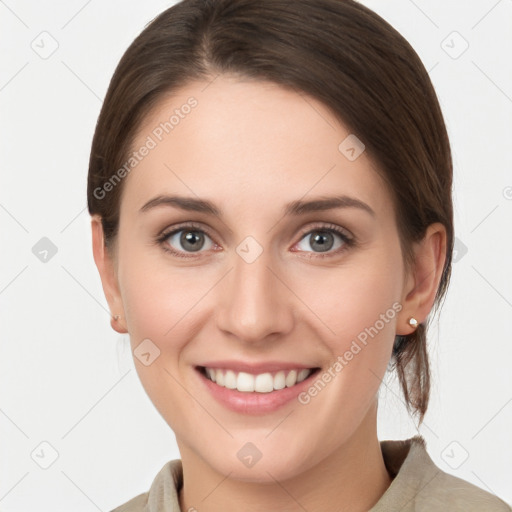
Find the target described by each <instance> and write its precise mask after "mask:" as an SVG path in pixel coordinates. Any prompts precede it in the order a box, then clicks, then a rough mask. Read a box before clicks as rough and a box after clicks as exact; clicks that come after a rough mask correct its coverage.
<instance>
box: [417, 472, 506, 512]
mask: <svg viewBox="0 0 512 512" xmlns="http://www.w3.org/2000/svg"><path fill="white" fill-rule="evenodd" d="M432 483H433V486H432V489H431V491H432V492H431V493H428V496H427V494H424V495H422V496H421V497H420V499H419V500H418V505H423V509H424V510H427V509H428V510H432V507H436V506H437V507H439V508H440V509H441V508H443V507H444V508H446V506H447V505H449V507H450V510H464V511H465V512H479V511H485V512H512V508H511V507H510V506H509V505H507V503H505V502H504V501H503V500H501V499H500V498H498V497H497V496H495V495H494V494H491V493H490V492H487V491H485V490H484V489H481V488H480V487H477V486H476V485H473V484H472V483H470V482H467V481H466V480H463V479H462V478H458V477H456V476H453V475H450V474H448V473H445V472H444V471H442V470H441V469H439V468H438V472H437V473H436V477H435V479H434V480H433V482H432ZM423 509H422V510H423Z"/></svg>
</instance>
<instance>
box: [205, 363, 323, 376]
mask: <svg viewBox="0 0 512 512" xmlns="http://www.w3.org/2000/svg"><path fill="white" fill-rule="evenodd" d="M200 366H203V367H206V368H215V369H224V370H233V371H234V372H237V373H238V372H246V373H252V374H253V375H258V374H260V373H267V372H277V371H279V370H285V371H286V370H301V369H303V368H305V369H308V370H309V369H310V368H311V369H312V368H317V366H312V365H307V364H301V363H290V362H287V361H266V362H261V363H249V362H244V361H228V360H225V361H208V362H206V363H203V364H201V365H200Z"/></svg>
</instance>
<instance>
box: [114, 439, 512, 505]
mask: <svg viewBox="0 0 512 512" xmlns="http://www.w3.org/2000/svg"><path fill="white" fill-rule="evenodd" d="M380 446H381V450H382V455H383V457H384V462H385V464H386V467H387V469H388V471H389V472H390V474H391V475H392V476H393V481H392V482H391V485H390V486H389V487H388V489H387V490H386V492H385V493H384V494H383V495H382V496H381V498H380V500H379V501H378V502H377V503H376V504H375V505H374V506H373V507H372V509H371V510H370V511H369V512H397V511H400V512H435V511H443V512H445V511H450V512H452V511H464V512H477V511H478V512H512V508H511V507H510V506H509V505H507V504H506V503H505V502H504V501H503V500H501V499H499V498H497V497H496V496H494V494H491V493H489V492H487V491H484V490H483V489H480V488H479V487H477V486H475V485H473V484H470V483H469V482H466V481H465V480H462V479H461V478H457V477H455V476H453V475H450V474H448V473H445V472H444V471H442V470H441V469H439V468H438V467H437V466H436V465H435V464H434V462H433V461H432V459H431V458H430V456H429V455H428V453H427V451H426V445H425V440H424V439H423V437H421V436H414V437H412V438H410V439H406V440H404V441H393V440H387V441H381V442H380ZM182 485H183V471H182V465H181V459H175V460H171V461H169V462H167V463H166V464H165V465H164V467H163V468H162V469H161V470H160V472H159V473H158V474H157V475H156V477H155V479H154V481H153V483H152V485H151V488H150V489H149V492H146V493H143V494H139V495H138V496H136V497H135V498H133V499H131V500H130V501H128V502H126V503H125V504H124V505H121V506H120V507H117V508H116V509H114V510H113V511H111V512H186V511H181V509H180V505H179V499H178V492H179V490H180V489H181V487H182Z"/></svg>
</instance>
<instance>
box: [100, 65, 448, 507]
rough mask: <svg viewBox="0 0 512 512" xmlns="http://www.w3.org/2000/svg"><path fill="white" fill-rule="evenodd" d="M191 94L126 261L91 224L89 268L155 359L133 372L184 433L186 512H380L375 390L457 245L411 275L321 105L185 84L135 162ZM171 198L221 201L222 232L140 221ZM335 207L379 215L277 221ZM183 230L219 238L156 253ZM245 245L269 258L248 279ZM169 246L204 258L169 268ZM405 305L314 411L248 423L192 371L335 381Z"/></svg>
mask: <svg viewBox="0 0 512 512" xmlns="http://www.w3.org/2000/svg"><path fill="white" fill-rule="evenodd" d="M190 96H194V97H195V98H196V99H197V101H198V106H197V107H196V108H195V109H193V110H192V111H191V113H190V114H189V115H188V116H186V117H185V118H184V119H182V120H180V123H179V124H178V125H177V126H175V128H174V129H173V130H172V132H171V133H170V134H169V135H167V136H165V137H164V139H163V140H162V141H161V142H159V143H158V145H157V147H156V148H154V149H152V150H151V151H150V153H149V154H148V156H146V157H145V158H144V159H143V160H142V161H141V162H140V163H139V164H138V165H137V167H136V168H135V169H134V170H132V172H131V173H130V174H129V175H128V176H127V177H126V178H125V179H124V183H123V186H124V190H123V196H122V200H121V207H120V225H119V233H118V237H117V239H116V245H115V252H114V253H113V254H110V253H109V252H108V251H106V250H105V246H104V238H103V232H102V228H101V223H100V222H99V217H97V216H93V218H92V242H93V252H94V259H95V262H96V265H97V267H98V270H99V273H100V276H101V280H102V285H103V290H104V293H105V296H106V298H107V300H108V303H109V306H110V309H111V311H112V314H113V315H120V318H119V320H118V321H114V320H113V321H112V327H113V328H114V329H115V330H116V331H117V332H120V333H126V332H128V333H129V335H130V342H131V347H132V350H135V349H136V347H137V346H138V345H139V343H141V341H142V340H144V339H146V338H149V339H150V340H151V341H152V342H153V343H154V344H155V345H156V346H158V348H159V350H160V356H159V357H158V358H156V359H155V360H154V362H153V363H152V364H150V365H149V366H145V365H144V364H142V363H141V362H140V361H139V360H138V358H136V357H134V361H135V365H136V369H137V372H138V375H139V377H140V380H141V382H142V385H143V386H144V389H145V390H146V392H147V394H148V396H149V397H150V399H151V400H152V402H153V403H154V404H155V406H156V408H157V409H158V411H159V412H160V414H161V415H162V417H163V418H164V419H165V421H166V422H167V423H168V424H169V426H170V427H171V428H172V430H173V431H174V433H175V435H176V440H177V443H178V447H179V450H180V454H181V459H182V463H183V473H184V487H183V489H182V490H181V492H180V495H179V499H180V504H181V508H182V510H183V511H186V510H189V508H190V507H195V508H196V509H197V510H207V511H211V512H216V511H222V512H229V511H234V510H241V509H243V510H246V511H256V510H258V511H259V510H279V511H284V510H285V511H298V510H301V511H303V510H304V509H306V510H324V511H335V510H336V511H340V510H343V511H363V510H368V509H369V508H371V506H373V505H374V504H375V503H376V502H377V501H378V500H379V498H380V497H381V496H382V494H383V493H384V492H385V490H386V489H387V488H388V486H389V485H390V483H391V477H390V475H389V474H388V472H387V470H386V467H385V465H384V460H383V458H382V453H381V450H380V445H379V440H378V438H377V391H378V388H379V385H380V383H381V379H382V378H383V376H384V374H385V371H386V367H387V365H388V362H389V359H390V357H391V351H392V346H393V341H394V336H395V334H409V333H411V332H412V331H413V328H412V327H411V326H409V324H408V323H407V320H408V318H409V317H411V316H413V317H415V318H416V319H417V320H418V322H422V321H424V320H425V319H426V318H427V315H428V313H429V312H430V310H431V308H432V305H433V302H434V297H435V293H436V290H437V287H438V285H439V281H440V278H441V272H442V269H443V265H444V258H445V256H444V255H445V250H446V232H445V229H444V227H443V226H442V225H441V224H432V225H431V226H430V227H429V229H428V230H427V233H426V235H425V238H424V239H423V241H421V242H420V243H418V244H416V245H415V246H414V247H415V254H416V262H415V265H414V267H413V268H411V269H409V270H408V271H406V268H405V267H404V264H403V262H402V253H401V249H400V239H399V235H398V231H397V226H396V222H395V216H394V215H395V214H394V205H393V203H392V199H391V195H390V193H389V191H388V190H387V189H386V187H385V185H384V182H383V181H382V180H381V178H380V177H379V176H378V174H377V173H376V171H375V168H374V164H373V163H372V161H371V160H370V158H369V157H368V155H367V154H366V152H363V153H362V154H361V156H359V158H357V159H356V160H355V161H349V160H348V159H347V158H346V157H345V156H344V155H343V154H342V153H341V152H340V151H339V150H338V146H339V144H340V142H341V141H343V140H344V139H345V137H347V135H349V134H350V131H349V130H348V129H347V128H346V127H345V126H344V125H343V124H342V123H340V122H339V121H338V120H336V118H335V117H334V116H333V115H332V113H331V112H330V111H329V110H328V108H327V107H326V106H325V105H323V104H322V103H320V102H318V101H317V100H315V99H313V98H311V97H308V96H306V95H304V94H298V93H297V92H294V91H291V90H287V89H284V88H282V87H280V86H278V85H276V84H272V83H266V82H257V81H249V80H242V79H240V78H236V77H229V76H226V75H221V76H218V77H217V78H216V79H215V80H214V81H213V82H211V83H210V82H195V83H191V84H188V85H187V86H185V87H183V88H182V89H180V90H179V91H175V92H174V93H173V95H172V96H169V97H167V98H165V100H163V101H161V102H160V104H159V105H158V106H157V108H156V109H154V110H153V111H152V112H150V113H148V115H147V116H146V118H145V120H144V122H143V124H142V125H141V127H140V129H139V132H138V137H137V140H136V142H135V144H134V147H136V148H138V147H140V146H141V145H142V144H143V143H144V141H145V140H146V138H147V136H148V135H149V134H151V132H152V130H153V129H154V128H155V127H156V126H158V124H159V123H160V122H162V121H164V120H166V119H168V118H169V115H170V113H171V112H172V110H173V109H174V108H179V107H180V105H183V104H184V103H186V101H187V99H188V98H189V97H190ZM161 194H178V195H184V196H188V197H194V198H201V199H209V200H211V201H212V202H214V203H215V204H216V205H217V206H218V207H219V208H220V209H221V210H222V212H223V216H222V218H219V217H218V216H215V215H211V214H208V213H198V212H190V211H182V210H180V209H177V208H174V207H171V206H159V207H157V208H154V209H150V210H148V211H146V212H144V213H141V212H140V211H139V210H140V208H141V207H142V206H143V205H144V204H145V203H146V202H147V201H149V200H150V199H152V198H154V197H155V196H157V195H161ZM335 194H336V195H338V194H346V195H349V196H352V197H355V198H358V199H359V200H361V201H364V202H365V203H367V204H368V205H369V206H370V207H371V208H372V210H373V211H374V212H375V215H374V216H372V215H370V214H369V213H367V212H365V211H364V210H362V209H359V208H354V207H352V208H343V209H334V210H327V211H322V212H314V213H308V214H305V215H301V216H287V217H285V216H283V215H282V209H283V207H284V205H285V204H286V203H288V202H291V201H294V200H299V199H303V200H309V199H312V198H313V197H318V196H333V195H335ZM186 221H194V222H196V223H199V224H200V225H201V226H204V227H205V228H206V229H208V228H209V233H211V236H210V234H205V235H204V236H205V241H204V246H203V248H201V249H200V251H198V252H193V251H191V250H190V249H188V252H187V247H184V246H183V245H182V244H180V240H179V236H180V235H181V234H182V233H179V234H178V235H177V236H174V237H173V238H168V239H167V240H166V241H164V242H163V243H162V245H158V243H156V242H155V239H156V237H157V236H158V234H159V233H160V232H161V231H163V230H164V229H166V228H172V227H173V226H177V225H178V224H179V223H182V222H186ZM328 224H334V225H336V226H339V227H340V228H342V229H343V228H344V229H345V230H347V232H348V233H349V234H350V235H352V236H353V237H355V238H356V240H357V244H356V245H355V246H346V245H345V246H344V247H345V250H343V252H341V253H338V254H336V251H337V249H338V248H339V247H342V246H343V244H344V242H343V240H342V239H341V238H340V237H339V235H336V234H333V235H332V237H331V238H329V234H328V233H327V234H325V236H327V237H328V238H327V240H328V241H332V242H333V243H334V244H335V245H334V247H333V248H332V249H330V250H329V251H328V252H327V253H323V252H321V250H320V251H319V249H318V247H317V246H316V245H315V244H314V241H312V240H311V238H310V235H311V231H314V230H322V229H325V228H324V226H325V227H327V225H328ZM183 229H185V230H186V229H187V228H183ZM189 229H190V228H189ZM192 231H194V230H193V229H192ZM247 236H252V237H253V238H254V239H255V240H256V241H257V242H258V244H259V245H260V246H261V248H262V249H263V252H262V253H261V255H260V256H259V257H258V258H257V259H256V260H255V261H254V262H253V263H251V264H248V263H247V262H246V261H245V260H244V259H243V258H242V257H240V256H239V254H238V253H237V252H236V248H237V247H238V245H239V244H240V243H241V242H242V241H243V240H244V239H245V238H246V237H247ZM165 244H167V246H169V245H170V244H172V247H173V248H174V249H175V250H177V251H181V252H182V253H185V254H189V255H191V256H192V257H190V258H188V259H187V258H179V257H176V256H173V255H171V254H169V253H167V252H165V250H164V249H163V245H165ZM199 245H200V244H199ZM215 247H216V248H217V249H218V250H214V248H215ZM323 255H327V257H322V256H323ZM396 302H398V303H399V304H400V305H401V306H402V309H401V311H400V312H399V313H397V314H396V316H394V318H393V319H392V320H390V321H389V322H388V323H386V324H385V327H384V328H383V329H381V330H380V331H379V333H378V335H376V336H374V338H373V339H371V340H370V341H369V343H368V344H367V346H365V347H364V348H363V349H362V350H361V351H360V352H359V353H358V354H357V355H355V356H354V358H353V359H352V360H351V361H350V362H349V363H348V364H347V365H346V366H345V367H344V368H343V370H342V371H341V372H339V373H338V374H337V376H336V378H334V379H332V381H331V382H330V383H329V384H328V385H327V386H326V387H325V389H323V390H322V391H321V392H320V393H318V395H317V396H316V397H314V399H312V400H311V401H310V403H308V404H307V405H302V404H300V403H298V402H297V401H296V400H292V402H290V403H288V404H286V405H285V406H284V407H282V408H280V409H279V410H277V411H275V412H273V413H267V414H263V415H260V416H248V415H244V414H241V413H236V412H233V411H230V410H228V409H226V408H225V407H224V406H222V405H220V404H219V403H218V402H217V401H216V400H215V399H214V398H213V397H212V396H211V395H210V394H209V393H208V392H206V391H205V390H204V387H203V385H202V384H203V383H202V382H200V380H199V378H198V376H197V373H196V371H195V370H194V366H195V365H196V364H200V363H201V362H203V361H206V360H215V359H217V360H219V359H237V360H250V361H268V360H280V361H294V362H302V363H305V364H308V366H310V367H315V366H319V367H321V368H323V369H326V368H328V367H329V366H331V365H332V364H333V362H334V361H335V360H336V358H337V356H338V355H343V354H344V353H345V352H346V350H348V349H349V347H350V345H351V342H352V341H353V340H354V339H355V338H356V337H357V335H358V334H359V333H360V332H362V331H364V329H365V328H366V327H369V326H373V325H374V324H375V322H376V321H377V320H378V319H379V318H380V315H381V314H383V313H385V312H386V311H387V310H388V309H389V308H391V307H392V304H393V303H396ZM247 442H251V443H253V444H254V445H256V447H257V448H258V449H259V450H260V452H261V453H262V458H261V459H260V460H259V461H258V462H257V463H256V464H255V465H254V466H252V467H250V468H248V467H246V466H245V465H244V464H242V463H241V462H240V460H239V459H238V457H237V452H238V450H240V448H241V447H242V446H244V445H245V444H246V443H247ZM226 476H228V477H227V478H226ZM285 489H286V490H285ZM203 500H204V501H203Z"/></svg>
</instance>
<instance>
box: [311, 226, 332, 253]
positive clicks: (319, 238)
mask: <svg viewBox="0 0 512 512" xmlns="http://www.w3.org/2000/svg"><path fill="white" fill-rule="evenodd" d="M319 233H324V234H319ZM326 235H329V237H330V243H329V242H326V241H325V238H326ZM311 237H312V238H313V241H314V242H315V243H318V244H319V246H318V248H319V249H320V252H325V251H328V250H329V249H331V247H332V246H333V241H332V235H331V233H326V232H325V231H317V232H316V234H312V235H311ZM312 246H313V244H312Z"/></svg>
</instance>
